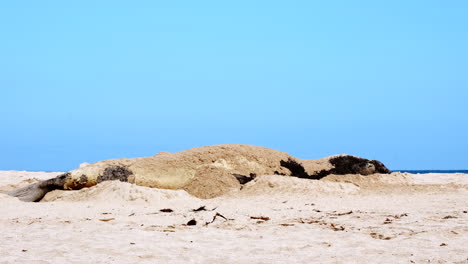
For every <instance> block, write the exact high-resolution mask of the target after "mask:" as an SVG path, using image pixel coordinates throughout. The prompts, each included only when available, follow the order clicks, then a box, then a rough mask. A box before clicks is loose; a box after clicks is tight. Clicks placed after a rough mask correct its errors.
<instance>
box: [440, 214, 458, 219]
mask: <svg viewBox="0 0 468 264" xmlns="http://www.w3.org/2000/svg"><path fill="white" fill-rule="evenodd" d="M451 218H458V217H456V216H453V215H447V216H445V217H444V218H442V219H451Z"/></svg>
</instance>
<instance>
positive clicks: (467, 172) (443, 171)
mask: <svg viewBox="0 0 468 264" xmlns="http://www.w3.org/2000/svg"><path fill="white" fill-rule="evenodd" d="M393 172H408V173H413V174H417V173H420V174H424V173H466V174H468V170H393Z"/></svg>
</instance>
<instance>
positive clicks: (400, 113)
mask: <svg viewBox="0 0 468 264" xmlns="http://www.w3.org/2000/svg"><path fill="white" fill-rule="evenodd" d="M467 14H468V1H465V0H459V1H451V0H447V1H431V0H412V1H407V0H404V1H403V0H393V1H374V0H372V1H371V0H369V1H345V0H343V1H333V0H331V1H306V0H304V1H272V0H268V1H239V0H237V1H47V0H44V1H32V0H31V1H21V0H18V1H2V3H0V34H1V35H0V40H1V41H0V91H1V93H0V96H1V97H0V100H1V101H0V126H1V127H0V170H49V171H55V170H61V171H64V170H70V169H74V168H76V167H77V166H78V165H79V164H80V163H81V162H94V161H98V160H102V159H109V158H119V157H139V156H149V155H154V154H155V153H157V152H159V151H171V152H174V151H180V150H184V149H187V148H191V147H195V146H202V145H211V144H222V143H243V144H253V145H259V146H265V147H270V148H275V149H278V150H282V151H286V152H288V153H290V154H292V155H294V156H297V157H300V158H320V157H324V156H327V155H332V154H338V153H348V154H354V155H359V156H363V157H366V158H371V159H378V160H381V161H382V162H384V163H385V164H386V165H388V167H389V168H390V169H467V168H468V102H467V101H468V15H467Z"/></svg>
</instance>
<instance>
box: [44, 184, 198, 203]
mask: <svg viewBox="0 0 468 264" xmlns="http://www.w3.org/2000/svg"><path fill="white" fill-rule="evenodd" d="M169 200H170V201H173V202H174V201H175V202H176V201H188V200H198V199H197V198H195V197H193V196H191V195H189V194H188V193H187V192H185V191H183V190H163V189H155V188H149V187H144V186H138V185H135V184H130V183H126V182H120V181H105V182H102V183H100V184H98V185H96V186H93V187H90V188H83V189H81V190H78V191H61V190H55V191H52V192H49V193H47V194H46V196H44V198H43V199H42V200H41V202H57V201H61V202H90V201H91V202H93V203H109V202H112V203H114V202H117V203H125V202H134V203H151V204H161V203H164V202H167V201H169Z"/></svg>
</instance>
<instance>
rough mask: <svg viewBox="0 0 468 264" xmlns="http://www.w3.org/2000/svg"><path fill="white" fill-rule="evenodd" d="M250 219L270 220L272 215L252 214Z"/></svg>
mask: <svg viewBox="0 0 468 264" xmlns="http://www.w3.org/2000/svg"><path fill="white" fill-rule="evenodd" d="M250 219H257V220H263V221H268V220H270V217H268V216H251V217H250Z"/></svg>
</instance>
